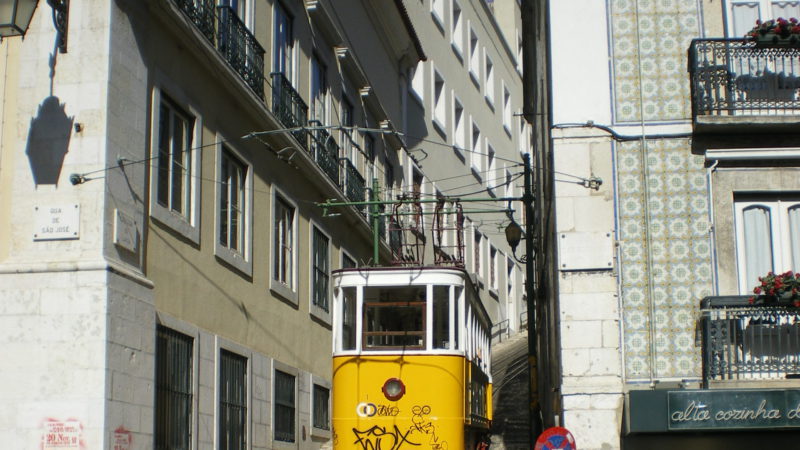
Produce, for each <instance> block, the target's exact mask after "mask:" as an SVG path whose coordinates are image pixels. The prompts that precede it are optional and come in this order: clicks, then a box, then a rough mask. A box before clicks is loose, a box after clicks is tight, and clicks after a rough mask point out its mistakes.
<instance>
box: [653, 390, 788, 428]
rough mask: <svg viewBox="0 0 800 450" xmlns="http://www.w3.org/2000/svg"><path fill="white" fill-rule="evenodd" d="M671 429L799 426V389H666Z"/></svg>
mask: <svg viewBox="0 0 800 450" xmlns="http://www.w3.org/2000/svg"><path fill="white" fill-rule="evenodd" d="M667 410H668V411H667V421H668V428H669V429H670V430H676V431H677V430H708V429H717V430H718V429H733V428H738V429H742V428H787V427H800V390H782V389H775V390H719V391H714V390H697V391H695V390H687V391H670V392H668V393H667Z"/></svg>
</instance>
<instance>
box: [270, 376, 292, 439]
mask: <svg viewBox="0 0 800 450" xmlns="http://www.w3.org/2000/svg"><path fill="white" fill-rule="evenodd" d="M274 438H275V440H276V441H281V442H294V441H295V377H294V375H290V374H288V373H286V372H283V371H281V370H276V371H275V436H274Z"/></svg>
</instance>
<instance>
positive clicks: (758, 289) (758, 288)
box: [753, 286, 761, 294]
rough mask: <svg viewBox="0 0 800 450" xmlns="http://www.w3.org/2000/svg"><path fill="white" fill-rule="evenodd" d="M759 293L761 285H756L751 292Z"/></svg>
mask: <svg viewBox="0 0 800 450" xmlns="http://www.w3.org/2000/svg"><path fill="white" fill-rule="evenodd" d="M760 293H761V286H756V287H755V289H753V294H760Z"/></svg>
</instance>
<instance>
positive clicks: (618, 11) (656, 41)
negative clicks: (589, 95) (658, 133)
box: [610, 0, 700, 123]
mask: <svg viewBox="0 0 800 450" xmlns="http://www.w3.org/2000/svg"><path fill="white" fill-rule="evenodd" d="M698 17H699V11H698V8H697V2H696V1H695V0H612V1H611V24H610V25H611V39H612V44H611V45H612V51H613V61H614V96H615V104H614V116H615V121H616V122H618V123H623V122H637V121H639V120H642V119H644V120H645V121H670V120H685V119H688V118H689V117H690V115H691V105H690V103H689V98H690V96H689V77H687V76H686V73H685V65H686V51H687V49H688V48H689V43H690V42H691V40H692V38H694V37H698V36H699V35H700V33H699V23H700V21H699V20H698ZM640 91H641V92H640ZM640 94H641V98H640ZM642 111H643V112H642ZM642 114H643V115H644V117H642Z"/></svg>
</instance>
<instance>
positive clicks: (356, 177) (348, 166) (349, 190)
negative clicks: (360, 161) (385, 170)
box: [341, 158, 367, 214]
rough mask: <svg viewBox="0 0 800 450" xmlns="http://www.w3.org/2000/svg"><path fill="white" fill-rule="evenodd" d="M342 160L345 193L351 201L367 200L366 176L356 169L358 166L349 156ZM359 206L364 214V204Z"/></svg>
mask: <svg viewBox="0 0 800 450" xmlns="http://www.w3.org/2000/svg"><path fill="white" fill-rule="evenodd" d="M341 161H342V165H343V171H344V177H343V178H344V179H343V180H342V181H343V183H344V185H343V186H342V190H343V191H344V195H346V196H347V198H348V199H349V200H350V201H351V202H363V201H365V200H366V198H367V186H366V182H365V181H364V177H362V176H361V174H360V173H359V172H358V169H356V166H355V165H354V164H353V162H352V161H350V159H349V158H342V159H341ZM357 208H358V210H359V211H361V214H364V212H365V211H366V209H365V207H363V206H358V207H357Z"/></svg>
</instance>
